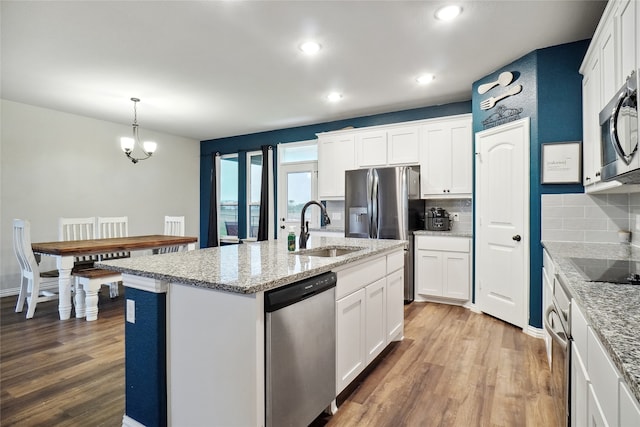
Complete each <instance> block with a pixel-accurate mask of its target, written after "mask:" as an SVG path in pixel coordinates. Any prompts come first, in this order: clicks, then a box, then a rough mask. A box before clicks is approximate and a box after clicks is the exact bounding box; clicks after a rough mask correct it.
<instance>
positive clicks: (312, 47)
mask: <svg viewBox="0 0 640 427" xmlns="http://www.w3.org/2000/svg"><path fill="white" fill-rule="evenodd" d="M320 48H321V46H320V44H319V43H316V42H313V41H308V42H304V43H302V44H301V45H300V50H301V51H303V52H304V53H306V54H308V55H313V54H314V53H318V52H319V51H320Z"/></svg>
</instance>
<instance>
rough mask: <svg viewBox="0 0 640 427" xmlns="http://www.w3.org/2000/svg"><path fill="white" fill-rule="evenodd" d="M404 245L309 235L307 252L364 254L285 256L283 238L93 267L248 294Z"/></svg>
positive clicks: (285, 246)
mask: <svg viewBox="0 0 640 427" xmlns="http://www.w3.org/2000/svg"><path fill="white" fill-rule="evenodd" d="M406 245H407V241H405V240H377V239H346V238H340V237H319V236H316V237H315V238H314V237H313V236H312V237H311V238H310V240H309V242H308V249H313V248H317V247H323V246H333V247H361V248H363V249H362V250H359V251H356V252H352V253H350V254H347V255H343V256H338V257H333V258H324V257H315V256H308V255H304V253H300V254H293V253H290V252H288V251H287V241H286V239H280V240H269V241H264V242H253V243H243V244H237V245H228V246H221V247H218V248H206V249H199V250H195V251H187V252H175V253H169V254H163V255H148V256H140V257H132V258H125V259H119V260H113V261H104V262H100V263H96V266H98V267H100V268H106V269H110V270H116V271H119V272H122V273H125V274H133V275H136V276H142V277H149V278H153V279H158V280H165V281H169V282H179V283H183V284H187V285H192V286H198V287H202V288H209V289H216V290H222V291H228V292H234V293H240V294H252V293H256V292H261V291H267V290H269V289H273V288H276V287H279V286H283V285H287V284H289V283H293V282H296V281H298V280H301V279H304V278H307V277H312V276H315V275H318V274H321V273H324V272H327V271H331V270H332V269H333V268H336V267H339V266H341V265H344V264H348V263H351V262H355V261H359V260H364V259H366V258H369V257H371V256H374V255H381V254H383V253H384V252H386V251H390V250H394V249H401V248H404V247H405V246H406ZM302 251H303V250H301V252H302Z"/></svg>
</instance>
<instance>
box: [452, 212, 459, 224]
mask: <svg viewBox="0 0 640 427" xmlns="http://www.w3.org/2000/svg"><path fill="white" fill-rule="evenodd" d="M450 215H451V219H452V220H453V222H458V221H460V214H459V213H458V212H452V213H451V214H450Z"/></svg>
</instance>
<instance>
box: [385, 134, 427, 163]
mask: <svg viewBox="0 0 640 427" xmlns="http://www.w3.org/2000/svg"><path fill="white" fill-rule="evenodd" d="M419 142H420V138H419V127H418V126H405V127H401V128H396V129H389V130H388V131H387V163H388V164H389V165H406V164H416V163H418V158H419V155H418V153H419Z"/></svg>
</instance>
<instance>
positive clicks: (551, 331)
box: [544, 304, 568, 350]
mask: <svg viewBox="0 0 640 427" xmlns="http://www.w3.org/2000/svg"><path fill="white" fill-rule="evenodd" d="M553 314H555V315H556V316H558V318H559V317H560V316H559V315H558V312H557V311H556V309H555V307H554V306H553V304H551V305H550V306H549V307H547V309H546V310H545V312H544V326H546V328H547V332H549V335H551V338H553V340H554V341H555V342H557V343H558V344H560V347H562V350H566V349H567V346H568V342H567V340H563V339H562V337H561V336H560V335H558V333H557V332H556V331H555V330H554V329H553V328H552V327H551V320H550V319H551V316H552V315H553Z"/></svg>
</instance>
